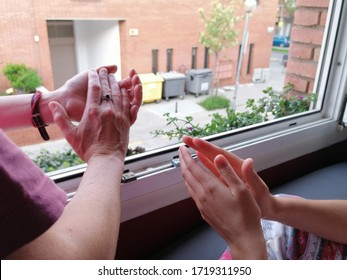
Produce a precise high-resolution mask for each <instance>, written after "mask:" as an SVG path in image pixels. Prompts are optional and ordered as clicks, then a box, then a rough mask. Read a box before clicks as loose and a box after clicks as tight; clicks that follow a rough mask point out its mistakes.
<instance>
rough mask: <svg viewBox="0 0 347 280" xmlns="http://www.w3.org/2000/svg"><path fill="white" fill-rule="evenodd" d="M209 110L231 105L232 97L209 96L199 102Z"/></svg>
mask: <svg viewBox="0 0 347 280" xmlns="http://www.w3.org/2000/svg"><path fill="white" fill-rule="evenodd" d="M199 105H200V106H201V107H203V108H205V109H206V110H207V111H210V110H216V109H224V108H228V107H230V99H229V98H226V97H224V96H209V97H207V98H205V99H204V100H203V101H201V102H200V103H199Z"/></svg>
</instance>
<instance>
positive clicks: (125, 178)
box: [121, 170, 137, 183]
mask: <svg viewBox="0 0 347 280" xmlns="http://www.w3.org/2000/svg"><path fill="white" fill-rule="evenodd" d="M136 179H137V176H136V174H135V173H134V172H130V171H129V170H124V173H123V175H122V180H121V182H122V183H128V182H131V181H135V180H136Z"/></svg>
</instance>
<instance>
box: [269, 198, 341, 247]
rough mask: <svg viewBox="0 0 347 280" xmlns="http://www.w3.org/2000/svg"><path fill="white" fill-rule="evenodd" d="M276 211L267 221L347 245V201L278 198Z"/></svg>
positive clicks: (276, 199)
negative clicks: (273, 221)
mask: <svg viewBox="0 0 347 280" xmlns="http://www.w3.org/2000/svg"><path fill="white" fill-rule="evenodd" d="M274 210H275V211H273V215H272V216H271V217H267V219H271V220H275V221H278V222H281V223H284V224H287V225H289V226H292V227H294V228H298V229H300V230H303V231H307V232H310V233H313V234H316V235H318V236H320V237H323V238H326V239H329V240H332V241H336V242H340V243H343V244H347V215H346V213H347V201H344V200H306V199H300V198H288V197H276V198H275V207H274Z"/></svg>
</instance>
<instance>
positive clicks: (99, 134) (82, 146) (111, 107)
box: [49, 68, 137, 162]
mask: <svg viewBox="0 0 347 280" xmlns="http://www.w3.org/2000/svg"><path fill="white" fill-rule="evenodd" d="M107 94H110V95H111V96H112V98H110V99H108V100H107V99H106V98H104V97H105V96H106V95H107ZM49 106H50V109H51V111H52V114H53V116H54V121H55V122H56V123H57V125H58V126H59V127H60V129H61V130H62V132H63V134H64V136H65V138H66V140H67V141H68V142H69V143H70V145H71V147H72V148H73V149H74V150H75V151H76V153H77V154H78V155H79V156H80V158H81V159H83V160H84V161H86V162H88V160H89V159H90V158H91V157H94V156H103V155H114V156H116V157H117V158H119V159H120V160H121V161H123V160H124V157H125V155H126V152H127V148H128V142H129V128H130V124H131V118H135V119H136V115H131V114H132V113H133V114H134V111H136V110H132V107H133V106H137V105H132V104H131V102H130V98H129V95H128V94H127V92H126V91H124V90H121V89H120V87H119V84H118V83H117V81H116V79H115V76H114V75H113V74H108V71H107V69H106V68H102V69H100V71H99V73H97V71H95V70H90V71H89V72H88V93H87V100H86V106H85V110H84V112H83V115H82V118H81V121H80V122H79V124H78V125H77V126H75V125H73V124H72V122H71V121H72V119H71V117H70V116H69V115H68V112H67V111H66V110H65V108H64V106H62V105H61V104H59V103H58V102H51V103H50V104H49Z"/></svg>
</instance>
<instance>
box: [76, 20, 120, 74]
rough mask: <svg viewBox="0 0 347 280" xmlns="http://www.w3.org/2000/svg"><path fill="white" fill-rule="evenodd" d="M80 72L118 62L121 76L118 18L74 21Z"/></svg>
mask: <svg viewBox="0 0 347 280" xmlns="http://www.w3.org/2000/svg"><path fill="white" fill-rule="evenodd" d="M74 32H75V40H76V41H75V42H76V57H77V58H76V60H77V69H78V72H81V71H84V70H87V69H90V68H95V67H99V66H102V65H110V64H116V65H117V66H118V71H117V74H116V77H117V79H120V78H121V55H120V36H119V24H118V21H116V20H76V21H74Z"/></svg>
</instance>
